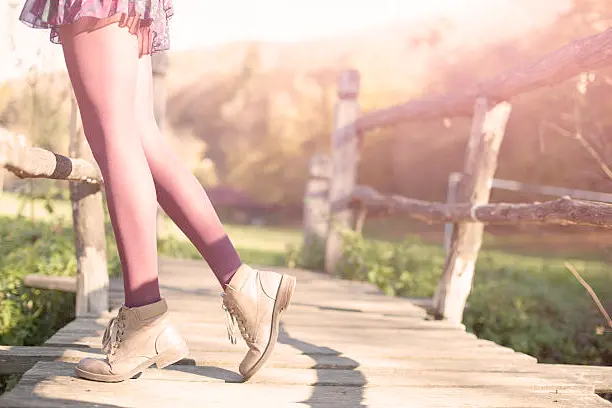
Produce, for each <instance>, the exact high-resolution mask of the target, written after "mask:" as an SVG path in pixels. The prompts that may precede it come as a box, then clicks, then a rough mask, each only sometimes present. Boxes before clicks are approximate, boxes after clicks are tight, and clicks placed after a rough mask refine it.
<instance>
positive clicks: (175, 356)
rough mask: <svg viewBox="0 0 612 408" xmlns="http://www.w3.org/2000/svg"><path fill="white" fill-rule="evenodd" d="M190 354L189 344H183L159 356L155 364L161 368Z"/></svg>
mask: <svg viewBox="0 0 612 408" xmlns="http://www.w3.org/2000/svg"><path fill="white" fill-rule="evenodd" d="M188 354H189V348H188V347H187V345H183V346H181V347H178V348H175V349H170V350H166V351H164V352H163V353H161V354H160V355H159V356H158V358H157V362H156V363H155V365H156V366H157V368H160V369H161V368H166V367H168V366H169V365H172V364H174V363H176V362H178V361H181V360H182V359H184V358H185V357H187V355H188Z"/></svg>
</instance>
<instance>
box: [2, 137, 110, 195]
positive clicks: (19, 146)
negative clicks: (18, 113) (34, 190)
mask: <svg viewBox="0 0 612 408" xmlns="http://www.w3.org/2000/svg"><path fill="white" fill-rule="evenodd" d="M0 167H4V168H6V169H7V170H8V171H10V172H11V173H13V174H15V175H16V176H17V177H19V178H46V179H53V180H66V181H76V182H85V183H88V184H95V185H98V186H100V187H101V186H102V184H103V179H102V176H101V174H100V169H99V168H98V167H97V166H96V165H94V164H93V163H91V162H89V161H87V160H83V159H78V158H71V157H66V156H63V155H61V154H57V153H53V152H51V151H49V150H46V149H41V148H39V147H28V146H26V145H25V139H24V138H23V137H20V135H18V134H15V133H12V132H9V131H7V130H6V129H2V128H0Z"/></svg>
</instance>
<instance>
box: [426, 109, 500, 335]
mask: <svg viewBox="0 0 612 408" xmlns="http://www.w3.org/2000/svg"><path fill="white" fill-rule="evenodd" d="M510 111H511V106H510V105H509V104H507V103H500V104H497V105H495V106H494V107H492V108H490V107H489V106H488V102H487V100H486V99H484V98H479V99H477V101H476V104H475V106H474V119H473V122H472V133H471V135H472V136H471V138H470V139H471V143H470V145H469V146H468V152H467V154H466V156H467V157H466V163H465V168H464V174H465V175H466V176H465V177H464V178H463V180H462V182H461V183H460V185H459V189H458V190H457V201H459V202H469V203H470V204H471V205H475V206H478V205H482V204H486V203H488V202H489V196H490V194H491V180H492V179H493V177H494V175H495V171H496V169H497V157H498V154H499V148H500V146H501V141H502V139H503V137H504V133H505V129H506V124H507V122H508V117H509V115H510ZM477 138H478V139H480V140H478V143H476V140H477ZM473 221H476V222H465V223H459V224H457V225H455V226H454V228H453V239H452V245H451V250H450V253H449V256H448V257H447V259H446V263H445V266H444V272H443V273H442V279H441V280H440V284H439V285H438V288H437V291H436V298H435V299H434V308H435V313H436V315H437V316H438V317H440V318H444V319H447V320H450V321H452V322H456V323H459V322H461V321H462V319H463V311H464V308H465V302H466V301H467V298H468V296H469V293H470V290H471V288H472V279H473V276H474V267H475V265H476V259H477V257H478V251H479V250H480V246H481V245H482V235H483V231H484V225H483V224H482V223H481V222H477V221H478V220H477V219H476V218H475V217H474V220H473Z"/></svg>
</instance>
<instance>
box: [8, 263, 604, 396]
mask: <svg viewBox="0 0 612 408" xmlns="http://www.w3.org/2000/svg"><path fill="white" fill-rule="evenodd" d="M160 270H161V272H160V279H161V286H162V291H163V293H164V297H165V298H166V299H167V300H168V302H169V306H170V310H171V313H172V316H173V319H174V321H175V323H176V324H177V326H178V327H179V330H181V332H182V333H183V334H184V336H185V338H186V339H187V342H188V344H189V345H190V354H189V355H188V356H187V357H186V358H185V359H183V360H181V361H179V362H178V363H177V364H174V365H172V366H170V367H168V368H167V369H164V370H157V369H149V370H146V371H145V372H144V373H143V374H142V375H141V376H140V377H139V378H138V379H136V380H129V381H126V382H124V383H120V384H103V383H96V382H92V381H85V380H81V379H79V378H76V377H75V376H74V365H75V364H76V363H77V362H78V361H79V360H80V359H81V358H84V357H90V358H101V357H102V354H101V351H100V345H101V344H100V341H101V333H102V331H103V329H104V327H105V325H106V324H107V322H108V319H109V318H110V317H111V316H112V314H106V315H105V316H103V317H95V316H89V317H87V318H79V319H77V320H75V321H73V322H71V323H69V324H68V325H67V326H65V327H64V328H63V329H61V330H60V331H59V332H58V333H56V335H55V336H53V337H52V338H51V339H49V340H48V341H47V343H46V344H45V345H44V346H43V347H0V374H6V373H22V372H24V371H26V370H27V371H26V372H25V374H24V375H23V377H22V379H21V381H20V383H19V384H18V385H17V387H16V388H15V389H13V390H12V391H11V392H9V393H7V394H5V395H3V396H1V397H0V407H3V408H4V407H15V408H23V407H30V408H41V407H92V406H96V407H145V408H153V407H168V406H176V407H183V406H202V404H204V406H207V407H228V406H245V405H249V406H253V407H258V406H265V407H271V406H273V407H315V408H321V407H333V408H338V407H339V408H344V407H346V408H355V407H365V406H368V407H394V406H397V407H419V408H421V407H425V408H427V407H440V408H445V407H473V408H476V407H478V408H481V407H487V408H488V407H506V408H510V407H512V408H517V407H541V408H549V407H550V408H552V407H579V408H580V407H595V408H597V407H602V408H604V407H610V406H612V405H610V404H609V403H607V402H605V401H604V400H603V399H601V398H599V397H598V396H597V395H596V394H595V391H601V392H603V391H605V390H608V389H612V380H611V379H612V376H610V371H609V370H606V368H603V367H579V366H557V365H547V364H537V363H536V361H535V360H534V359H533V358H531V357H529V356H526V355H524V354H521V353H516V352H514V351H513V350H511V349H508V348H506V347H500V346H498V345H496V344H494V343H492V342H490V341H485V340H479V339H477V338H476V337H475V336H474V335H472V334H470V333H466V332H465V330H464V328H463V327H461V326H457V325H455V326H453V325H451V324H449V323H448V322H440V321H432V320H427V317H426V316H425V314H424V313H423V311H422V309H420V308H418V307H416V306H415V305H414V304H412V303H411V302H410V301H408V300H405V299H397V298H390V297H386V296H384V295H382V294H381V293H380V291H379V290H378V289H376V288H374V287H372V286H371V285H368V284H364V283H361V282H345V281H342V280H340V279H337V278H334V277H332V276H329V275H327V274H319V273H313V272H308V271H300V270H295V271H292V273H294V275H296V276H297V277H298V285H299V286H298V289H297V292H296V296H295V301H296V305H294V306H293V307H292V308H291V309H290V311H289V312H288V313H287V314H286V316H285V317H284V319H283V327H282V331H281V336H280V339H279V343H278V345H277V348H276V350H275V353H274V354H273V355H272V356H271V358H270V360H269V361H268V363H267V364H266V366H265V367H264V368H263V369H262V370H261V371H260V372H259V373H258V374H257V375H256V376H255V377H253V378H252V379H251V380H250V381H249V382H248V383H244V384H243V383H241V381H242V380H241V378H240V376H239V375H238V374H237V372H238V365H239V363H240V360H241V359H242V357H243V356H244V353H245V352H246V346H245V344H244V343H239V344H238V345H236V346H233V345H231V344H230V343H229V341H228V340H227V338H226V333H225V327H224V318H225V317H224V316H223V313H222V310H221V306H220V302H221V299H220V297H219V290H218V287H217V285H218V284H217V283H216V282H215V281H214V279H213V277H212V276H207V275H208V274H210V271H209V270H208V268H206V266H205V264H204V263H203V262H197V261H177V260H167V259H162V260H161V261H160ZM209 278H210V279H209ZM120 287H121V285H120V282H119V281H117V280H115V279H113V280H111V282H110V289H111V290H110V292H111V294H115V295H120V293H119V292H118V290H119V289H120ZM368 326H371V327H368ZM428 326H429V327H428ZM602 390H603V391H602Z"/></svg>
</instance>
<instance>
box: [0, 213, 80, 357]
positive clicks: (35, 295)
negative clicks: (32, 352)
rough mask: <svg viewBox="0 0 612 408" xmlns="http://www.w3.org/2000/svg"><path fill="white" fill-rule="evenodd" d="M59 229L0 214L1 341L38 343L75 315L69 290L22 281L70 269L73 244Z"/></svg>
mask: <svg viewBox="0 0 612 408" xmlns="http://www.w3.org/2000/svg"><path fill="white" fill-rule="evenodd" d="M62 230H63V227H61V226H57V225H55V226H49V225H45V224H41V223H33V222H30V221H27V220H24V219H15V220H12V219H8V218H0V236H1V237H2V247H1V248H0V300H1V302H2V303H1V306H2V307H1V308H0V344H10V345H26V346H27V345H37V344H40V343H42V342H44V341H45V340H46V339H47V338H48V337H49V336H50V335H51V334H53V333H54V332H55V331H56V330H57V329H59V328H60V327H62V326H63V325H64V324H66V323H67V322H68V321H69V320H70V319H72V317H73V316H74V294H65V293H60V292H55V291H46V290H40V289H31V288H27V287H25V286H23V277H24V276H25V275H27V274H42V275H57V276H68V275H74V274H75V272H76V259H75V256H74V244H73V242H72V241H71V240H70V237H69V234H64V233H62V232H63V231H62Z"/></svg>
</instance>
